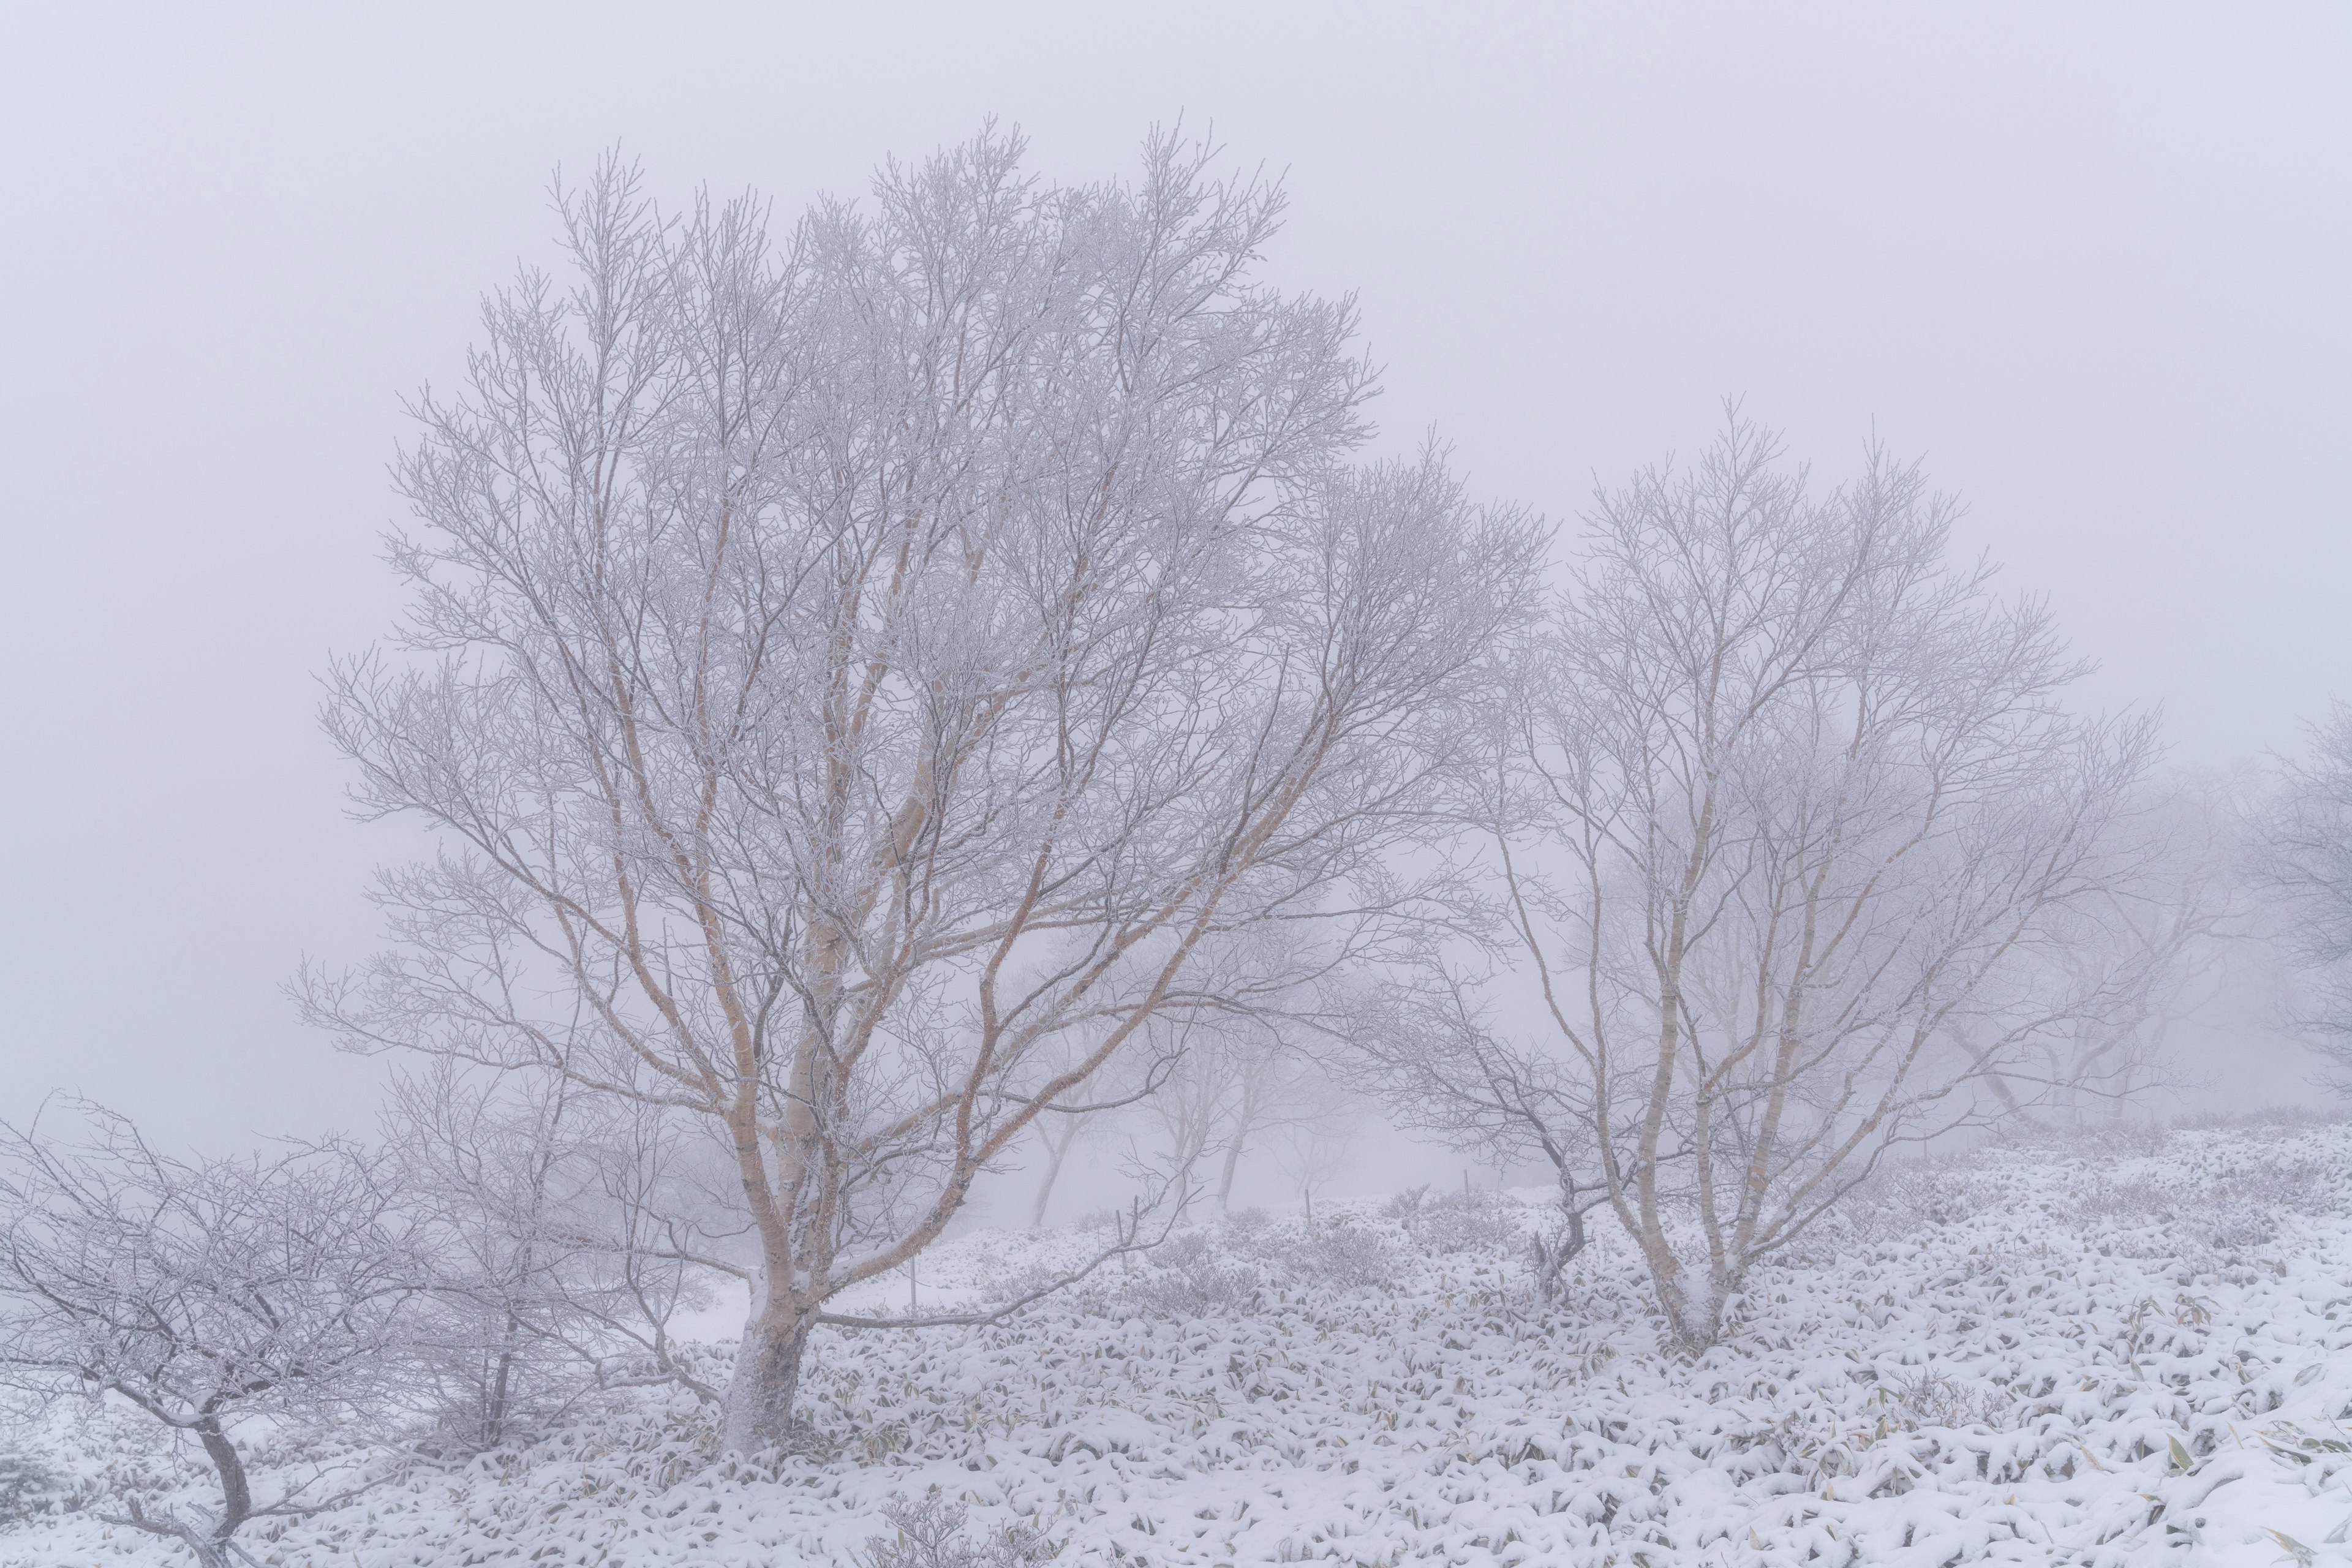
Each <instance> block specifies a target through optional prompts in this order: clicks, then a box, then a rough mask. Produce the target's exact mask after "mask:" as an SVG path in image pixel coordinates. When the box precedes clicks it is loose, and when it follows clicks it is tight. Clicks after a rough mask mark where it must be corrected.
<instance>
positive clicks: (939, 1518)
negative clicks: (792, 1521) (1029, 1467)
mask: <svg viewBox="0 0 2352 1568" xmlns="http://www.w3.org/2000/svg"><path fill="white" fill-rule="evenodd" d="M882 1517H883V1518H885V1519H887V1520H888V1521H890V1524H891V1532H890V1533H889V1534H887V1535H877V1536H876V1537H875V1538H874V1539H873V1540H872V1541H871V1542H868V1543H867V1545H866V1568H1030V1565H1031V1564H1034V1563H1050V1562H1052V1561H1053V1560H1054V1558H1055V1556H1057V1555H1059V1549H1058V1548H1057V1547H1055V1544H1054V1543H1053V1542H1052V1541H1050V1540H1048V1539H1047V1538H1046V1536H1045V1531H1041V1530H1038V1529H1036V1528H1035V1527H1034V1526H1032V1525H1027V1524H1022V1523H1018V1522H1015V1523H1010V1524H1006V1525H1003V1526H1002V1527H1001V1528H999V1529H997V1530H995V1531H990V1532H988V1533H985V1534H982V1533H979V1532H976V1531H973V1530H972V1528H971V1523H970V1521H971V1510H970V1509H968V1508H966V1507H965V1506H964V1505H963V1504H961V1503H960V1502H950V1501H948V1500H946V1499H945V1498H942V1497H941V1496H940V1494H939V1493H938V1492H936V1491H934V1492H932V1493H930V1494H929V1495H928V1496H926V1497H924V1498H922V1499H921V1500H914V1499H901V1500H898V1501H897V1502H893V1503H891V1504H889V1505H887V1507H885V1508H884V1509H883V1510H882Z"/></svg>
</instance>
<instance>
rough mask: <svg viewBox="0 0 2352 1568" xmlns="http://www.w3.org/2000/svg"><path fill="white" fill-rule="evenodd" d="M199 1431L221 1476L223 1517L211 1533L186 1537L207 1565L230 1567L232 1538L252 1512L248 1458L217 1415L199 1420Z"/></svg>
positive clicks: (198, 1437) (207, 1456) (189, 1532)
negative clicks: (232, 1439) (241, 1451)
mask: <svg viewBox="0 0 2352 1568" xmlns="http://www.w3.org/2000/svg"><path fill="white" fill-rule="evenodd" d="M195 1432H196V1438H197V1440H198V1441H199V1442H201V1443H203V1444H204V1446H205V1458H208V1459H210V1460H211V1461H212V1462H213V1469H214V1470H215V1472H216V1473H217V1474H218V1475H219V1477H220V1484H221V1516H220V1522H219V1523H218V1524H216V1525H215V1526H214V1527H213V1531H212V1533H211V1535H209V1536H202V1535H198V1534H197V1533H196V1532H194V1531H188V1532H187V1533H186V1534H185V1535H184V1536H183V1537H182V1539H184V1540H185V1541H186V1542H187V1543H188V1544H189V1546H191V1547H193V1548H194V1551H195V1553H196V1561H197V1562H198V1563H202V1564H203V1565H204V1568H227V1564H228V1561H229V1556H228V1538H229V1537H230V1536H232V1535H235V1534H236V1527H237V1526H238V1525H240V1524H243V1523H244V1522H245V1521H246V1520H247V1518H249V1517H250V1516H251V1515H252V1513H253V1489H252V1488H251V1487H250V1486H249V1485H248V1484H247V1481H246V1479H245V1460H244V1459H243V1458H240V1457H239V1456H238V1454H237V1451H236V1444H234V1443H232V1442H230V1441H229V1439H228V1434H227V1433H226V1432H224V1431H222V1430H221V1426H220V1421H219V1419H218V1418H217V1417H215V1416H212V1415H207V1416H205V1418H204V1419H203V1420H201V1421H199V1422H197V1423H196V1426H195Z"/></svg>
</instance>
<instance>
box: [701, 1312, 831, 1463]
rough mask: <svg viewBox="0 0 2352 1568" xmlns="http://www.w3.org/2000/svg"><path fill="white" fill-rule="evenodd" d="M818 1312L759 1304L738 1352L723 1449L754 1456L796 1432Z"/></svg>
mask: <svg viewBox="0 0 2352 1568" xmlns="http://www.w3.org/2000/svg"><path fill="white" fill-rule="evenodd" d="M815 1324H816V1312H815V1310H814V1308H811V1309H808V1310H800V1309H798V1308H795V1307H794V1306H793V1305H792V1304H791V1303H790V1302H789V1301H776V1300H764V1301H759V1302H755V1303H754V1304H753V1307H752V1310H751V1318H750V1320H749V1321H746V1322H745V1323H744V1325H743V1342H742V1345H741V1347H740V1349H738V1350H737V1351H736V1352H735V1375H734V1377H733V1378H732V1379H731V1380H730V1382H729V1384H728V1385H727V1408H726V1415H725V1417H724V1420H723V1423H722V1426H721V1429H720V1434H719V1446H720V1447H722V1448H725V1449H727V1450H728V1451H730V1452H732V1453H737V1454H743V1455H751V1454H757V1453H760V1452H761V1451H762V1450H764V1449H768V1448H772V1447H776V1446H777V1445H778V1444H780V1443H782V1441H783V1440H784V1438H785V1436H786V1435H787V1434H788V1433H789V1432H790V1431H791V1428H792V1416H793V1399H794V1398H795V1397H796V1396H797V1395H798V1394H799V1393H800V1386H801V1363H802V1360H803V1358H804V1357H805V1356H806V1355H807V1353H808V1337H809V1330H810V1329H812V1328H814V1326H815Z"/></svg>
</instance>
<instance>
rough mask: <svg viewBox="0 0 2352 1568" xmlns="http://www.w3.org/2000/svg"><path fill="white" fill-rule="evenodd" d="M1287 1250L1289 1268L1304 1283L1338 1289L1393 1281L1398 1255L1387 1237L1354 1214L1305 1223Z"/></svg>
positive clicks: (1370, 1286)
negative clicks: (1300, 1233) (1305, 1230)
mask: <svg viewBox="0 0 2352 1568" xmlns="http://www.w3.org/2000/svg"><path fill="white" fill-rule="evenodd" d="M1306 1229H1307V1234H1306V1235H1305V1236H1304V1237H1300V1238H1299V1241H1298V1244H1297V1247H1296V1249H1295V1250H1294V1251H1293V1252H1292V1253H1291V1255H1290V1258H1291V1268H1290V1271H1291V1272H1292V1273H1293V1274H1294V1275H1296V1276H1298V1277H1299V1278H1300V1279H1302V1280H1303V1281H1304V1282H1308V1283H1314V1284H1319V1285H1324V1286H1328V1287H1331V1288H1334V1289H1340V1290H1367V1289H1374V1288H1375V1287H1380V1286H1387V1285H1392V1284H1394V1283H1395V1281H1396V1277H1397V1266H1398V1262H1399V1259H1398V1257H1397V1249H1396V1247H1395V1246H1394V1245H1393V1244H1392V1243H1391V1241H1390V1239H1389V1238H1388V1237H1385V1236H1383V1235H1381V1233H1380V1232H1379V1231H1377V1230H1375V1229H1373V1228H1372V1227H1371V1226H1368V1225H1365V1224H1364V1223H1363V1222H1362V1221H1360V1220H1359V1219H1357V1218H1356V1217H1355V1216H1354V1215H1349V1214H1345V1213H1342V1214H1336V1215H1330V1216H1329V1217H1328V1218H1326V1219H1319V1220H1316V1221H1313V1222H1311V1223H1309V1224H1308V1225H1307V1227H1306Z"/></svg>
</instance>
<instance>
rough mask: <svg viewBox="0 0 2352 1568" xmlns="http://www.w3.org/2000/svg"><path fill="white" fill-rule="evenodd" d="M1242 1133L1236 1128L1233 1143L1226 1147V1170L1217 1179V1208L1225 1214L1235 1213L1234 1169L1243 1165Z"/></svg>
mask: <svg viewBox="0 0 2352 1568" xmlns="http://www.w3.org/2000/svg"><path fill="white" fill-rule="evenodd" d="M1242 1131H1243V1129H1240V1128H1235V1129H1234V1136H1233V1141H1232V1142H1229V1143H1227V1144H1226V1145H1225V1169H1224V1172H1223V1174H1222V1175H1220V1176H1219V1177H1218V1179H1217V1207H1218V1209H1219V1210H1220V1211H1222V1212H1223V1213H1225V1214H1231V1213H1233V1212H1234V1167H1235V1166H1237V1165H1239V1164H1240V1163H1242Z"/></svg>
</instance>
